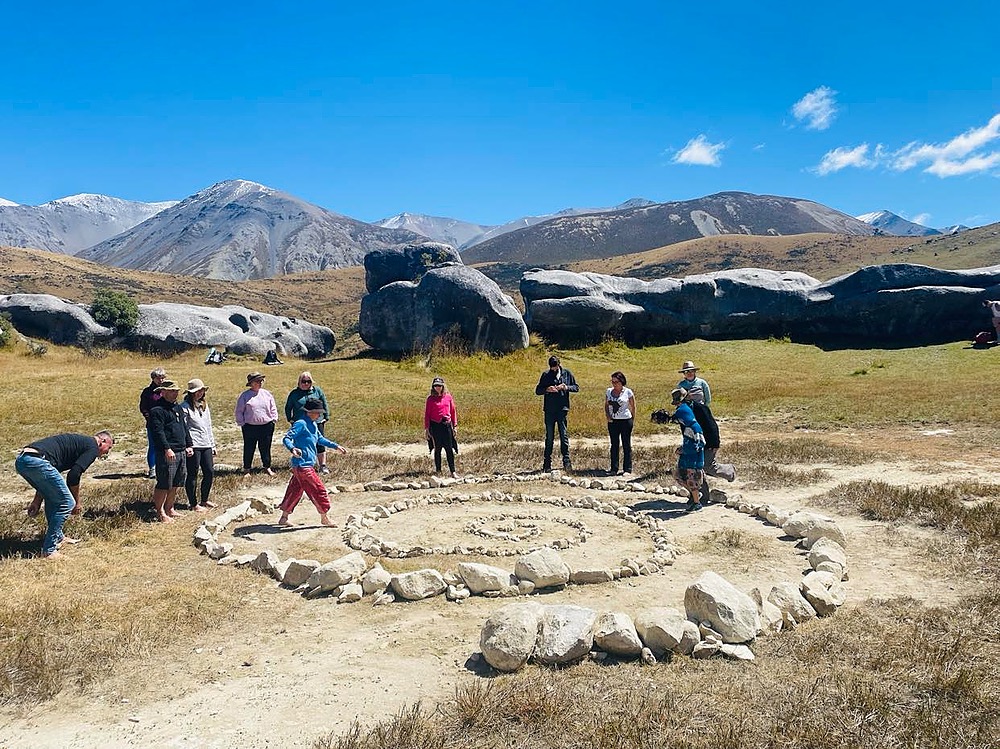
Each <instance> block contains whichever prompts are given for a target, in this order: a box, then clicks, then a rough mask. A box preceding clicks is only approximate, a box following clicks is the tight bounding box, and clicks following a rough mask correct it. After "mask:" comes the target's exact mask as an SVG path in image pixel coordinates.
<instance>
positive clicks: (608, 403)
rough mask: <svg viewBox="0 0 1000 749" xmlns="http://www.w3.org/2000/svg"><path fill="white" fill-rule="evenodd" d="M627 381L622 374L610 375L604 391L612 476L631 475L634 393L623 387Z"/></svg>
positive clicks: (614, 373) (613, 373)
mask: <svg viewBox="0 0 1000 749" xmlns="http://www.w3.org/2000/svg"><path fill="white" fill-rule="evenodd" d="M627 381H628V380H627V379H626V378H625V375H624V373H622V372H612V373H611V387H609V388H608V389H607V390H605V391H604V415H605V416H607V418H608V437H609V438H610V439H611V470H610V471H609V473H611V474H612V475H614V474H618V475H619V476H621V475H623V474H626V473H632V427H633V426H634V424H635V393H633V392H632V391H631V390H630V389H629V388H627V387H625V383H626V382H627ZM619 445H621V455H622V463H621V468H619V463H618V452H619Z"/></svg>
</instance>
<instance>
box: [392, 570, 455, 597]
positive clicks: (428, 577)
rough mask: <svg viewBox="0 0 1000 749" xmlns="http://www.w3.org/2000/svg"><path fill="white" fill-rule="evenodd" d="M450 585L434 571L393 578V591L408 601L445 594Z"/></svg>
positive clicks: (419, 571)
mask: <svg viewBox="0 0 1000 749" xmlns="http://www.w3.org/2000/svg"><path fill="white" fill-rule="evenodd" d="M447 587H448V585H447V583H445V581H444V578H443V577H441V573H440V572H438V571H437V570H434V569H423V570H415V571H414V572H403V573H401V574H399V575H393V577H392V589H393V590H394V591H395V592H396V594H397V595H398V596H399V597H400V598H405V599H406V600H407V601H419V600H421V599H422V598H430V597H431V596H437V595H440V594H441V593H444V591H445V588H447Z"/></svg>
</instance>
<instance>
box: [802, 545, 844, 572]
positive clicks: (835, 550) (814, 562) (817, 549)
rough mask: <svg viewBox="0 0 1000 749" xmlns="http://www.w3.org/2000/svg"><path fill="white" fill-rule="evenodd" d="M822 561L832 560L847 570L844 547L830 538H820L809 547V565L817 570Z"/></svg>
mask: <svg viewBox="0 0 1000 749" xmlns="http://www.w3.org/2000/svg"><path fill="white" fill-rule="evenodd" d="M823 562H833V563H834V564H839V565H840V568H841V569H842V570H844V571H846V570H847V552H846V551H845V550H844V547H843V546H841V545H840V544H839V543H837V542H836V541H834V540H833V539H832V538H820V539H817V541H816V543H814V544H813V545H812V547H811V548H810V549H809V566H810V567H812V568H813V569H814V570H818V569H819V566H820V565H821V564H822V563H823Z"/></svg>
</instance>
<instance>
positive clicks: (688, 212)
mask: <svg viewBox="0 0 1000 749" xmlns="http://www.w3.org/2000/svg"><path fill="white" fill-rule="evenodd" d="M807 232H830V233H835V234H855V235H871V234H873V233H874V232H875V229H874V228H872V227H871V226H869V225H868V224H866V223H864V222H863V221H858V220H857V219H856V218H853V217H852V216H848V215H847V214H845V213H841V212H840V211H836V210H834V209H832V208H828V207H826V206H824V205H820V204H819V203H814V202H812V201H811V200H800V199H797V198H785V197H779V196H776V195H753V194H751V193H745V192H721V193H717V194H715V195H708V196H706V197H704V198H698V199H696V200H684V201H676V202H671V203H652V204H649V205H646V206H642V207H639V208H625V209H621V210H615V211H610V212H601V213H588V214H583V215H573V216H557V217H555V218H549V219H548V220H546V221H543V222H541V223H538V224H537V225H534V226H528V227H527V228H523V229H519V230H517V231H513V232H510V233H508V234H504V235H502V236H499V237H495V238H493V239H490V240H488V241H484V242H481V243H479V244H476V245H475V246H474V247H470V248H469V249H467V250H466V251H465V252H463V253H462V257H463V259H464V260H465V262H467V263H478V262H491V261H499V262H505V263H527V264H531V263H538V264H544V265H551V264H556V263H566V262H573V261H576V260H588V259H592V258H601V257H609V256H612V255H625V254H628V253H631V252H642V251H644V250H651V249H654V248H656V247H663V246H664V245H668V244H674V243H675V242H683V241H684V240H687V239H697V238H698V237H707V236H714V235H719V234H761V235H767V234H771V235H785V234H804V233H807Z"/></svg>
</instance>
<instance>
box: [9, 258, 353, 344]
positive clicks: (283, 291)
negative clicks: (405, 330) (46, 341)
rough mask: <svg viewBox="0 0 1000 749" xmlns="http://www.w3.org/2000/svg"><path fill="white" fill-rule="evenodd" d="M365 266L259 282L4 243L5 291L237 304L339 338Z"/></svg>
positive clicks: (349, 318) (350, 314)
mask: <svg viewBox="0 0 1000 749" xmlns="http://www.w3.org/2000/svg"><path fill="white" fill-rule="evenodd" d="M364 285H365V271H364V268H362V267H361V266H356V267H352V268H341V269H339V270H329V271H315V272H312V273H297V274H291V275H287V276H281V277H279V278H270V279H262V280H256V281H215V280H209V279H203V278H193V277H191V276H177V275H172V274H169V273H149V272H147V271H139V270H128V269H125V268H115V267H112V266H106V265H100V264H98V263H92V262H89V261H87V260H81V259H80V258H77V257H73V256H71V255H62V254H59V253H53V252H43V251H41V250H22V249H16V248H13V247H0V294H52V295H54V296H58V297H61V298H63V299H68V300H70V301H73V302H83V303H89V302H90V300H91V299H92V298H93V295H94V291H95V290H96V289H100V288H110V289H116V290H121V291H125V292H128V293H129V294H130V295H131V296H132V297H133V298H134V299H135V300H136V301H137V302H139V303H140V304H149V303H152V302H179V303H188V304H202V305H207V306H221V305H224V304H238V305H243V306H245V307H249V308H251V309H255V310H260V311H261V312H268V313H271V314H275V315H287V316H289V317H301V318H303V319H305V320H309V321H310V322H315V323H318V324H320V325H328V326H329V327H331V328H332V329H333V330H334V332H336V333H337V334H338V336H339V335H340V334H341V333H342V332H343V331H344V330H345V329H347V328H348V327H353V326H354V325H356V324H357V321H358V312H359V310H360V307H361V297H362V295H363V294H364Z"/></svg>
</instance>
